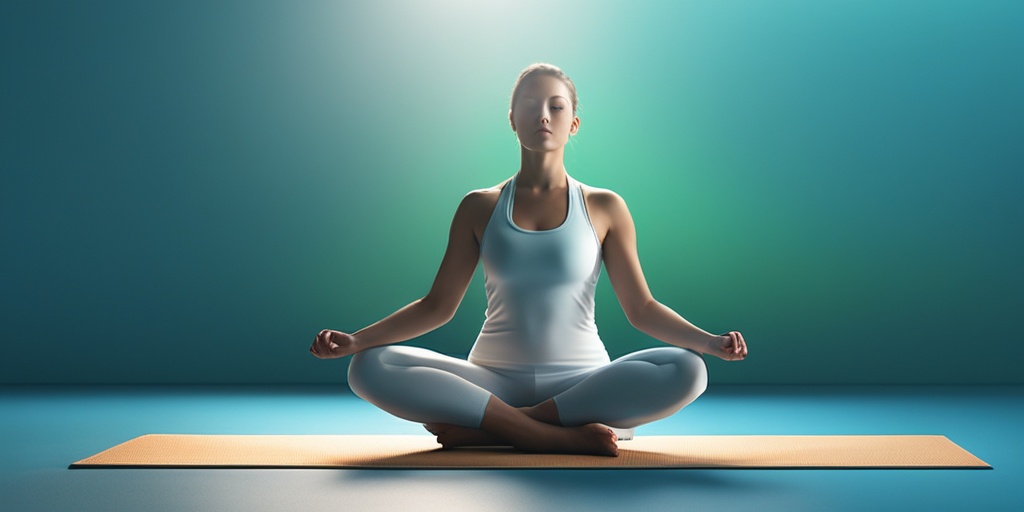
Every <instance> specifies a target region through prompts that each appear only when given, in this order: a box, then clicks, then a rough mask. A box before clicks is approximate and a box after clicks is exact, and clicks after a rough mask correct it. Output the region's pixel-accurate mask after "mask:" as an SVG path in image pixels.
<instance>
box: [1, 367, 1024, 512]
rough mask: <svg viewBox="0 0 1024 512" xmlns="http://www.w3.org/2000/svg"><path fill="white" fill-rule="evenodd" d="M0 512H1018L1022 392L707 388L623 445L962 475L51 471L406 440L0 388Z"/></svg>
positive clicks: (368, 418)
mask: <svg viewBox="0 0 1024 512" xmlns="http://www.w3.org/2000/svg"><path fill="white" fill-rule="evenodd" d="M0 417H2V418H3V420H2V422H0V433H2V441H0V443H2V444H0V445H2V454H3V457H2V460H3V464H2V467H0V496H3V499H2V501H3V502H4V503H5V506H4V507H3V508H4V510H12V511H19V512H20V511H24V512H32V511H37V510H39V511H42V510H47V511H50V510H69V511H70V510H74V511H91V510H105V511H108V510H151V511H164V510H166V511H177V510H216V511H235V510H238V511H242V510H245V511H254V510H312V509H333V510H378V509H380V510H401V509H403V508H405V507H408V508H409V509H415V510H418V511H423V510H446V511H458V510H474V511H477V510H484V511H486V510H515V511H517V512H518V511H527V510H529V511H532V510H559V511H566V510H616V511H629V510H758V511H771V510H780V511H783V510H784V511H802V510H816V511H817V510H829V511H833V510H836V511H841V510H858V511H859V510H929V511H934V510H1015V511H1019V510H1024V492H1021V491H1020V485H1019V483H1020V482H1021V481H1024V443H1022V442H1021V440H1020V437H1019V431H1020V426H1021V425H1022V424H1024V421H1022V420H1024V387H1021V386H967V387H946V386H938V387H906V386H902V387H901V386H897V387H831V386H830V387H778V386H770V387H745V386H744V387H740V386H719V387H717V388H714V387H713V388H712V389H710V390H709V391H708V392H707V393H706V394H705V395H704V396H702V397H701V398H700V399H698V400H697V402H695V403H694V404H692V405H691V406H689V407H687V408H686V409H684V410H683V411H681V412H680V413H678V414H676V415H675V416H673V417H671V418H668V419H665V420H662V421H660V422H657V423H654V424H651V425H646V426H644V427H641V428H639V429H638V430H637V435H638V436H643V435H668V434H942V435H945V436H947V437H949V438H950V439H951V440H953V442H955V443H957V444H959V445H960V446H963V447H964V448H966V449H967V450H969V451H971V452H972V453H974V454H975V455H977V456H979V457H980V458H982V459H983V460H985V461H986V462H988V463H989V464H991V465H992V466H993V467H994V468H995V469H994V470H992V471H979V470H742V471H741V470H643V471H636V470H632V471H630V470H615V471H611V470H607V471H606V470H600V471H572V470H507V471H467V470H450V471H410V470H402V471H389V470H187V469H179V470H75V471H72V470H68V469H67V465H68V464H70V463H71V462H73V461H75V460H78V459H81V458H84V457H86V456H88V455H92V454H93V453H95V452H98V451H100V450H102V449H104V448H107V447H109V446H112V445H114V444H117V443H119V442H122V441H125V440H127V439H130V438H132V437H135V436H137V435H141V434H146V433H200V434H219V433H237V434H367V433H374V434H421V433H422V434H423V435H427V434H426V432H425V431H423V430H422V427H420V426H419V425H416V424H411V423H408V422H405V421H402V420H399V419H396V418H392V417H391V416H388V415H387V414H385V413H383V412H381V411H378V410H377V409H375V408H374V407H373V406H370V405H369V404H366V403H364V402H362V401H361V400H359V399H358V398H356V397H354V396H353V395H351V394H350V393H349V392H348V391H346V390H344V389H329V388H324V387H274V388H262V387H261V388H256V387H205V388H200V387H84V388H83V387H77V388H67V387H18V386H8V387H0Z"/></svg>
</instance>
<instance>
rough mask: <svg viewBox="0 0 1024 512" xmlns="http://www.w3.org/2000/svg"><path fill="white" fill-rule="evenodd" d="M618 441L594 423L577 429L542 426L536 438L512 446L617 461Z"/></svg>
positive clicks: (517, 441)
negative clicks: (600, 456)
mask: <svg viewBox="0 0 1024 512" xmlns="http://www.w3.org/2000/svg"><path fill="white" fill-rule="evenodd" d="M617 439H618V437H617V436H616V435H615V432H612V431H611V430H609V429H608V428H607V427H605V426H602V425H599V424H597V423H591V424H589V425H582V426H579V427H558V426H555V425H544V428H543V429H541V432H539V435H534V436H522V437H521V438H520V439H516V440H514V441H513V443H512V444H513V446H515V447H516V448H519V449H520V450H523V451H527V452H537V453H582V454H587V455H606V456H609V457H618V456H619V446H618V444H616V440H617Z"/></svg>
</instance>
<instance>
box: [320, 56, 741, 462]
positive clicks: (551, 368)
mask: <svg viewBox="0 0 1024 512" xmlns="http://www.w3.org/2000/svg"><path fill="white" fill-rule="evenodd" d="M576 107H577V96H576V87H575V85H574V84H573V82H572V80H570V79H569V77H568V76H566V75H565V73H563V72H562V71H561V70H560V69H559V68H557V67H555V66H552V65H549V64H534V65H532V66H529V67H527V68H526V69H525V70H523V72H522V73H521V74H520V75H519V79H518V80H517V81H516V84H515V87H514V88H513V90H512V97H511V105H510V108H509V122H510V123H511V125H512V130H513V131H514V132H515V133H516V135H517V137H518V138H519V142H520V152H521V164H520V168H519V171H518V172H517V173H516V174H515V175H514V176H512V177H511V178H509V179H508V180H505V181H504V182H502V183H501V184H499V185H496V186H494V187H492V188H488V189H481V190H474V191H472V192H470V193H468V194H467V195H466V196H465V197H464V198H463V199H462V202H461V203H460V204H459V207H458V209H457V210H456V212H455V216H454V219H453V220H452V224H451V229H450V232H449V240H448V247H447V249H446V251H445V254H444V258H443V260H442V262H441V266H440V269H439V270H438V273H437V276H436V278H435V279H434V283H433V285H432V286H431V288H430V291H429V292H428V293H427V294H426V295H425V296H424V297H423V298H421V299H419V300H416V301H414V302H412V303H411V304H409V305H407V306H405V307H404V308H402V309H400V310H398V311H396V312H395V313H393V314H392V315H390V316H388V317H387V318H385V319H383V320H381V321H379V322H377V323H375V324H373V325H370V326H369V327H366V328H365V329H362V330H359V331H357V332H355V333H353V334H347V333H344V332H339V331H333V330H323V331H321V332H320V333H319V334H318V335H317V336H316V339H315V341H314V342H313V345H312V346H311V347H310V352H311V353H312V354H313V355H315V356H317V357H320V358H335V357H343V356H346V355H349V354H354V356H353V358H352V362H351V365H350V367H349V385H350V386H351V388H352V390H353V391H354V392H355V393H356V394H357V395H359V396H360V397H362V398H363V399H365V400H367V401H369V402H371V403H373V404H374V405H376V406H378V407H380V408H381V409H384V410H385V411H387V412H389V413H391V414H394V415H396V416H398V417H401V418H405V419H407V420H410V421H416V422H420V423H423V424H424V425H425V426H426V428H427V429H428V430H429V431H430V432H431V433H433V434H434V435H436V436H437V440H438V442H439V443H440V444H441V445H443V446H444V447H445V448H450V447H456V446H469V445H495V444H504V445H512V446H514V447H516V448H519V449H521V450H525V451H531V452H557V453H587V454H599V455H609V456H615V455H617V453H618V452H617V449H618V448H617V445H616V441H617V439H618V438H619V435H620V434H621V435H623V436H624V437H628V436H630V435H631V434H632V433H631V431H630V430H628V429H632V428H634V427H636V426H638V425H641V424H644V423H649V422H651V421H654V420H657V419H661V418H664V417H667V416H669V415H671V414H674V413H675V412H677V411H678V410H679V409H681V408H682V407H684V406H686V405H687V404H689V403H690V402H692V401H693V400H694V399H696V398H697V397H698V396H699V395H700V394H701V393H703V392H704V389H705V388H706V386H707V369H706V365H705V363H704V359H703V357H702V356H701V354H712V355H715V356H717V357H720V358H722V359H725V360H730V361H732V360H741V359H743V358H745V357H746V355H747V347H746V343H745V342H744V340H743V336H742V335H741V334H740V333H739V332H736V331H732V332H729V333H728V334H724V335H720V336H716V335H712V334H709V333H707V332H705V331H703V330H701V329H699V328H697V327H695V326H694V325H692V324H691V323H689V322H688V321H686V320H685V319H684V318H682V317H681V316H679V315H678V314H677V313H675V312H674V311H672V310H671V309H669V308H668V307H666V306H664V305H662V304H661V303H659V302H657V301H656V300H654V298H653V297H652V296H651V292H650V290H649V289H648V286H647V282H646V280H645V278H644V274H643V271H642V270H641V267H640V261H639V258H638V256H637V249H636V232H635V229H634V226H633V220H632V217H631V216H630V214H629V210H628V209H627V208H626V204H625V202H624V201H623V200H622V198H621V197H620V196H618V195H617V194H615V193H614V192H612V191H609V190H604V189H599V188H593V187H589V186H586V185H583V184H582V183H579V182H578V181H576V180H574V179H573V178H572V177H570V176H569V175H568V174H567V173H566V170H565V166H564V164H563V156H564V151H565V144H566V143H567V142H568V140H569V137H570V136H571V135H574V134H575V133H576V132H577V131H578V130H579V127H580V119H579V117H577V116H576ZM481 259H482V260H483V264H484V273H485V288H486V291H487V314H486V318H485V320H484V325H483V327H482V328H481V330H480V334H479V335H478V337H477V339H476V342H475V343H474V345H473V349H472V351H471V352H470V354H469V358H468V361H467V360H462V359H457V358H452V357H448V356H444V355H441V354H438V353H436V352H433V351H430V350H426V349H422V348H417V347H407V346H389V345H393V344H395V343H398V342H401V341H405V340H408V339H410V338H414V337H417V336H420V335H422V334H424V333H427V332H429V331H431V330H433V329H436V328H438V327H440V326H441V325H443V324H445V323H447V322H448V321H449V320H450V319H451V318H452V316H453V315H454V314H455V311H456V309H457V308H458V306H459V303H460V302H461V301H462V297H463V296H464V294H465V292H466V288H467V287H468V286H469V283H470V280H471V279H472V277H473V273H474V271H475V269H476V266H477V263H478V261H479V260H481ZM602 261H603V263H604V267H605V268H606V269H607V271H608V277H609V279H610V281H611V284H612V287H613V288H614V290H615V295H616V296H617V297H618V300H619V303H620V304H621V306H622V309H623V311H624V312H625V314H626V316H627V318H628V319H629V321H630V323H631V324H632V325H633V326H635V327H636V328H637V329H639V330H641V331H643V332H645V333H647V334H649V335H650V336H652V337H654V338H657V339H659V340H661V341H663V342H665V343H667V344H669V345H672V346H670V347H657V348H651V349H646V350H641V351H638V352H635V353H632V354H628V355H626V356H623V357H621V358H619V359H616V360H615V361H614V362H611V361H609V358H608V353H607V351H606V350H605V348H604V344H603V342H602V341H601V339H600V337H599V336H598V333H597V327H596V324H595V323H594V288H595V286H596V284H597V279H598V276H599V275H600V271H601V264H602ZM609 427H611V428H609ZM615 429H625V431H622V430H619V431H616V430H615Z"/></svg>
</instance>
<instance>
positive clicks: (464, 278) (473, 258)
mask: <svg viewBox="0 0 1024 512" xmlns="http://www.w3.org/2000/svg"><path fill="white" fill-rule="evenodd" d="M485 203H486V197H484V196H483V195H482V194H480V193H479V192H477V191H474V192H470V193H469V194H466V196H465V197H463V198H462V202H460V203H459V207H458V208H457V209H456V211H455V216H454V217H453V218H452V223H451V227H450V229H449V232H448V247H447V249H445V252H444V258H443V259H442V260H441V266H440V268H439V269H438V271H437V276H436V277H435V278H434V284H433V285H432V286H431V287H430V291H429V292H427V295H426V296H424V297H423V302H425V303H428V304H430V305H431V306H433V307H436V308H438V310H440V311H444V312H445V313H446V314H447V315H448V317H451V316H452V315H454V314H455V311H456V310H457V309H458V308H459V304H460V303H461V302H462V298H463V297H464V296H465V295H466V289H467V288H469V283H470V281H471V280H472V279H473V273H474V272H476V266H477V262H478V261H479V260H480V244H479V242H478V240H477V237H476V235H475V232H474V224H475V223H476V222H477V221H478V219H480V211H481V209H482V208H484V207H485V206H486V204H485Z"/></svg>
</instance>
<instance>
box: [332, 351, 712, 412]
mask: <svg viewBox="0 0 1024 512" xmlns="http://www.w3.org/2000/svg"><path fill="white" fill-rule="evenodd" d="M348 383H349V387H351V388H352V391H353V392H355V394H356V395H358V396H359V397H360V398H362V399H364V400H366V401H367V402H370V403H372V404H373V405H376V406H377V407H380V408H381V409H383V410H385V411H387V412H388V413H391V414H393V415H395V416H398V417H399V418H403V419H406V420H409V421H415V422H417V423H450V424H453V425H459V426H463V427H472V428H479V427H480V422H481V421H482V420H483V416H484V409H485V408H486V407H487V402H488V400H489V399H490V397H491V395H494V396H495V397H497V398H498V399H500V400H501V401H503V402H505V403H507V404H509V405H511V406H513V407H526V406H533V405H537V404H539V403H541V402H543V401H545V400H547V399H549V398H554V400H555V405H556V407H557V408H558V415H559V420H560V421H561V423H562V425H564V426H576V425H584V424H587V423H602V424H604V425H607V426H610V427H615V428H620V429H631V428H634V427H637V426H639V425H643V424H645V423H650V422H652V421H655V420H659V419H661V418H665V417H668V416H671V415H672V414H675V413H676V412H677V411H679V410H680V409H682V408H683V407H685V406H686V405H687V404H689V403H690V402H692V401H694V400H695V399H696V398H697V397H698V396H700V395H701V393H703V392H704V390H705V389H706V388H707V383H708V374H707V365H706V364H705V362H704V358H703V357H702V356H701V355H699V354H697V353H696V352H693V351H690V350H687V349H682V348H676V347H658V348H650V349H645V350H640V351H638V352H634V353H632V354H627V355H625V356H623V357H620V358H618V359H616V360H614V361H612V362H610V363H607V364H604V365H601V366H596V367H592V368H578V367H576V368H562V369H557V368H556V369H550V368H549V369H545V370H544V371H543V372H538V371H530V370H525V371H524V370H504V369H494V368H488V367H484V366H480V365H476V364H473V363H471V362H469V361H466V360H464V359H458V358H454V357H449V356H446V355H442V354H439V353H437V352H433V351H431V350H427V349H423V348H417V347H409V346H397V345H390V346H385V347H376V348H372V349H368V350H364V351H362V352H358V353H356V354H355V355H354V356H353V357H352V362H351V364H350V366H349V370H348Z"/></svg>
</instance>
